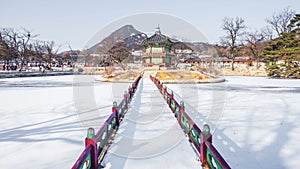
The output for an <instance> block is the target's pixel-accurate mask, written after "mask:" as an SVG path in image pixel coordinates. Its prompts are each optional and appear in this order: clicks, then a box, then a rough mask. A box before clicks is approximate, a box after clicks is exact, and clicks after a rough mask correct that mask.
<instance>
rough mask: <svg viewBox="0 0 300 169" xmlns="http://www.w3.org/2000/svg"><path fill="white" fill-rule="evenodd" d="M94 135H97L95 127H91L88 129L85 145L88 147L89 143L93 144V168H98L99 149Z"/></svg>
mask: <svg viewBox="0 0 300 169" xmlns="http://www.w3.org/2000/svg"><path fill="white" fill-rule="evenodd" d="M94 137H95V129H94V128H89V129H88V130H87V136H86V138H85V147H87V146H88V145H91V146H92V151H91V168H92V169H97V168H98V150H97V142H95V140H94Z"/></svg>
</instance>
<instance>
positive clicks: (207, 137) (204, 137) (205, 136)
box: [200, 124, 212, 166]
mask: <svg viewBox="0 0 300 169" xmlns="http://www.w3.org/2000/svg"><path fill="white" fill-rule="evenodd" d="M200 138H201V146H200V160H201V163H202V166H206V165H207V159H206V153H207V150H206V149H207V147H206V145H205V142H207V141H208V142H210V143H211V142H212V135H211V133H210V127H209V125H208V124H204V126H203V130H202V132H201V133H200Z"/></svg>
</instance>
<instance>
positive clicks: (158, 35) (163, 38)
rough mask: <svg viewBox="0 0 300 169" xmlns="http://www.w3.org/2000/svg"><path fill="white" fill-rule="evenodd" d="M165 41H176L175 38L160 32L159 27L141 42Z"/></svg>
mask: <svg viewBox="0 0 300 169" xmlns="http://www.w3.org/2000/svg"><path fill="white" fill-rule="evenodd" d="M165 41H169V42H171V43H176V42H177V41H176V40H173V39H171V38H169V37H167V36H166V35H163V34H161V32H160V29H159V27H158V28H157V31H156V32H155V34H154V35H152V36H151V37H149V38H146V39H145V40H144V41H143V42H142V44H146V43H160V42H165Z"/></svg>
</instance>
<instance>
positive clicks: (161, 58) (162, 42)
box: [142, 26, 175, 67]
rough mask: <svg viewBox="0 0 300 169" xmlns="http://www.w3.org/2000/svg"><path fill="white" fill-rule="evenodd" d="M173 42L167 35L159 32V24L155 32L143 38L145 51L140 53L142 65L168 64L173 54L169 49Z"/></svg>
mask: <svg viewBox="0 0 300 169" xmlns="http://www.w3.org/2000/svg"><path fill="white" fill-rule="evenodd" d="M174 43H175V42H174V41H172V40H171V39H170V38H169V37H167V36H165V35H163V34H161V32H160V28H159V26H158V27H157V28H156V31H155V34H154V35H152V36H151V37H149V38H147V39H145V40H144V41H143V42H142V45H143V46H144V47H145V48H146V53H145V54H144V55H142V58H143V65H144V66H166V67H168V66H170V65H172V58H174V57H175V55H174V54H172V53H170V49H171V47H172V45H173V44H174Z"/></svg>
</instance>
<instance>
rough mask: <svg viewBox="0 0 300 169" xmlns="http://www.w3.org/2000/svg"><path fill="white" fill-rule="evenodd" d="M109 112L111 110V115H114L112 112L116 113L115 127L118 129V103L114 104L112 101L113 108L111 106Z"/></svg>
mask: <svg viewBox="0 0 300 169" xmlns="http://www.w3.org/2000/svg"><path fill="white" fill-rule="evenodd" d="M111 110H112V113H114V112H116V118H117V119H116V121H117V122H116V125H117V127H119V122H120V121H119V120H120V119H119V112H118V103H117V102H116V101H114V102H113V106H112V108H111Z"/></svg>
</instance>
